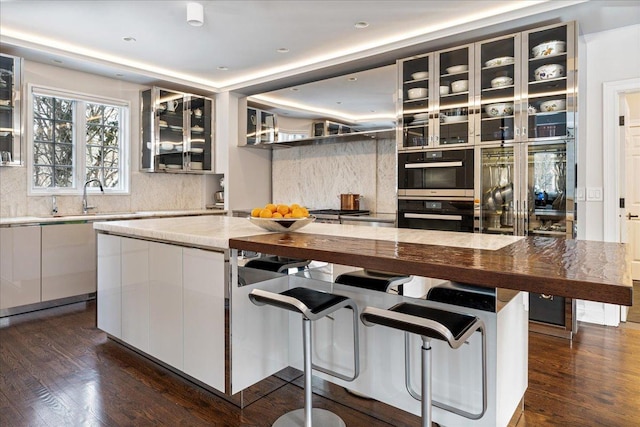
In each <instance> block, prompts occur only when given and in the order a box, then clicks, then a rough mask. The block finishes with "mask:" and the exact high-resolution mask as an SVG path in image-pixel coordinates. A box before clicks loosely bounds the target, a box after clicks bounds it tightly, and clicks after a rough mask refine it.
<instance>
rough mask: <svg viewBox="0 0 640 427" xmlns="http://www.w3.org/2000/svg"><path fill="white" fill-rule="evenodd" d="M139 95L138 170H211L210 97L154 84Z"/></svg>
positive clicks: (213, 149)
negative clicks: (140, 152)
mask: <svg viewBox="0 0 640 427" xmlns="http://www.w3.org/2000/svg"><path fill="white" fill-rule="evenodd" d="M141 98H142V138H141V141H142V157H141V170H142V171H146V172H174V173H175V172H179V173H215V158H214V153H215V146H214V139H213V129H214V122H213V116H214V102H213V100H212V99H209V98H205V97H202V96H198V95H192V94H186V93H182V92H176V91H171V90H166V89H162V88H158V87H153V88H151V89H148V90H145V91H142V94H141Z"/></svg>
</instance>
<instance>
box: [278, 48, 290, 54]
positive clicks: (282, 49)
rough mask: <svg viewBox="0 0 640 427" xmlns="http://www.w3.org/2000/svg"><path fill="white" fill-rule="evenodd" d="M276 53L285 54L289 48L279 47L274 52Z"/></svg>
mask: <svg viewBox="0 0 640 427" xmlns="http://www.w3.org/2000/svg"><path fill="white" fill-rule="evenodd" d="M276 52H278V53H287V52H289V48H286V47H280V48H278V50H276Z"/></svg>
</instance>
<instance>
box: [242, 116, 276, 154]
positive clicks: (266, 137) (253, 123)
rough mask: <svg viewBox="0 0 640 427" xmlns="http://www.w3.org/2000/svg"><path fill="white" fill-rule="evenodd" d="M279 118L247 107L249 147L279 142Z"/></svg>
mask: <svg viewBox="0 0 640 427" xmlns="http://www.w3.org/2000/svg"><path fill="white" fill-rule="evenodd" d="M277 120H278V116H277V115H276V114H275V113H271V112H269V111H265V110H261V109H259V108H255V107H247V145H261V144H273V143H275V142H277V135H278V123H277Z"/></svg>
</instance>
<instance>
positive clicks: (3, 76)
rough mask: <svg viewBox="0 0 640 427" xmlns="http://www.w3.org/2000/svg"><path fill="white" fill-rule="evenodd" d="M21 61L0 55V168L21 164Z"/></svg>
mask: <svg viewBox="0 0 640 427" xmlns="http://www.w3.org/2000/svg"><path fill="white" fill-rule="evenodd" d="M21 81H22V59H21V58H17V57H14V56H9V55H4V54H1V55H0V166H20V165H21V164H22V147H21V125H20V111H21V108H20V94H21V89H20V88H21Z"/></svg>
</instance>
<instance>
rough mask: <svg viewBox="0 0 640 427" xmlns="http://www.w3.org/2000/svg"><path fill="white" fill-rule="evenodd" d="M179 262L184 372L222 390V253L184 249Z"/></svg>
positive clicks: (223, 274) (223, 369) (226, 274)
mask: <svg viewBox="0 0 640 427" xmlns="http://www.w3.org/2000/svg"><path fill="white" fill-rule="evenodd" d="M182 259H183V261H182V269H183V273H182V282H183V298H184V301H183V304H184V317H183V319H184V372H185V373H186V374H188V375H190V376H192V377H194V378H196V379H198V380H200V381H202V382H204V383H206V384H209V385H210V386H212V387H214V388H215V389H217V390H222V391H224V383H225V381H224V372H225V366H224V337H225V328H224V316H225V308H224V294H225V281H224V278H225V277H228V274H229V273H228V271H227V268H226V267H225V266H226V265H227V264H225V261H224V254H222V253H219V252H209V251H203V250H200V249H186V248H185V249H183V250H182ZM221 361H222V362H221Z"/></svg>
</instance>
